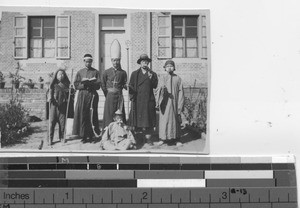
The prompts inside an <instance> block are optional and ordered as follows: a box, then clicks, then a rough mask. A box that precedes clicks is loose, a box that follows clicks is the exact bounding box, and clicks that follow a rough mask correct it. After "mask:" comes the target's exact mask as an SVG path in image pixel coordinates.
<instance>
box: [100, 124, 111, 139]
mask: <svg viewBox="0 0 300 208" xmlns="http://www.w3.org/2000/svg"><path fill="white" fill-rule="evenodd" d="M110 129H111V124H109V125H108V127H107V128H106V129H105V131H104V134H103V135H102V139H101V142H106V141H108V140H110V134H109V132H110Z"/></svg>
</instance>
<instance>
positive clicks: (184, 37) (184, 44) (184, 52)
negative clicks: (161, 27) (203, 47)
mask: <svg viewBox="0 0 300 208" xmlns="http://www.w3.org/2000/svg"><path fill="white" fill-rule="evenodd" d="M188 17H193V18H196V21H197V24H196V26H193V27H196V31H197V36H196V37H192V38H193V39H196V47H188V46H187V39H189V38H191V37H187V35H186V30H187V28H188V27H191V26H187V24H186V21H187V20H186V19H187V18H188ZM174 18H182V22H183V23H182V26H175V25H174ZM176 28H181V29H182V36H175V34H174V32H173V31H174V30H175V29H176ZM171 29H172V58H199V57H200V56H199V15H172V27H171ZM177 38H178V39H182V47H180V48H182V56H175V55H174V53H175V52H174V48H175V46H174V44H173V40H174V39H177ZM177 48H179V47H177ZM188 48H195V49H196V56H194V57H188V56H187V49H188Z"/></svg>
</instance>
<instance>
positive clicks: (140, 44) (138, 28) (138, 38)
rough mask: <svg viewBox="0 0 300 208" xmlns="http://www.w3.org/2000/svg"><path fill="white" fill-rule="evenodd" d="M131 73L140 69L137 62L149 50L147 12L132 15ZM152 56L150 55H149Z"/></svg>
mask: <svg viewBox="0 0 300 208" xmlns="http://www.w3.org/2000/svg"><path fill="white" fill-rule="evenodd" d="M130 21H131V28H130V29H131V44H132V49H131V60H132V63H131V68H132V69H131V71H134V70H136V69H138V68H139V65H138V64H137V63H136V61H137V60H138V59H139V57H140V55H141V54H144V53H147V51H149V49H148V44H147V41H148V38H147V36H148V35H149V34H147V32H148V31H147V24H148V23H147V12H136V13H133V14H132V15H131V19H130ZM148 56H150V54H148Z"/></svg>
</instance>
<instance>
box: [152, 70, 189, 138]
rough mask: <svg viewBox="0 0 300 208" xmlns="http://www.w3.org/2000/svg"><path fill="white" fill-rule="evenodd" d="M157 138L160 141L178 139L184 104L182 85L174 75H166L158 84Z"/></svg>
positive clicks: (179, 79)
mask: <svg viewBox="0 0 300 208" xmlns="http://www.w3.org/2000/svg"><path fill="white" fill-rule="evenodd" d="M157 90H158V99H157V100H158V106H159V110H160V111H159V138H160V139H161V140H170V139H178V138H179V137H180V121H179V117H178V115H180V114H181V112H182V110H183V104H184V93H183V84H182V81H181V78H180V77H179V76H177V75H176V74H172V75H170V74H166V75H163V76H161V77H160V78H159V82H158V89H157Z"/></svg>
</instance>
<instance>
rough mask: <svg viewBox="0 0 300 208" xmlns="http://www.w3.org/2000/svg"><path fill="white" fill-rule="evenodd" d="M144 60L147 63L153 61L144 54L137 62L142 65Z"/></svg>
mask: <svg viewBox="0 0 300 208" xmlns="http://www.w3.org/2000/svg"><path fill="white" fill-rule="evenodd" d="M142 60H146V61H149V62H151V59H150V58H149V57H148V55H147V54H142V55H141V56H140V58H139V59H138V60H137V63H138V64H140V63H141V61H142Z"/></svg>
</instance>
